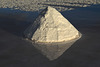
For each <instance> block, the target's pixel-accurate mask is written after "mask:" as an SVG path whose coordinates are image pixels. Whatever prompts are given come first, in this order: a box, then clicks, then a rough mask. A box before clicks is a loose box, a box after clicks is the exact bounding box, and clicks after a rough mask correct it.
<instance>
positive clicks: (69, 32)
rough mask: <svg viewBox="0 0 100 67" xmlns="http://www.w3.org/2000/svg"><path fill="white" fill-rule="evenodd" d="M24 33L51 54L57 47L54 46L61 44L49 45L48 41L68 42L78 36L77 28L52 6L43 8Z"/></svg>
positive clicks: (42, 50)
mask: <svg viewBox="0 0 100 67" xmlns="http://www.w3.org/2000/svg"><path fill="white" fill-rule="evenodd" d="M24 34H25V37H27V38H28V39H31V40H32V41H35V43H38V44H37V46H36V47H37V48H38V49H39V50H41V52H43V53H45V54H52V52H54V51H56V50H57V49H58V48H57V49H56V48H55V47H57V46H63V45H59V44H58V45H50V43H51V44H52V43H55V44H56V43H61V42H68V41H71V40H74V39H77V38H79V37H80V33H79V32H78V30H77V29H76V28H75V27H74V26H73V25H72V24H71V23H70V22H69V21H68V20H67V19H66V18H64V17H63V16H62V15H61V14H60V13H59V12H58V11H57V10H56V9H54V8H52V7H47V8H46V9H45V10H43V11H42V12H41V14H40V15H39V16H38V17H37V18H36V20H35V21H34V23H33V24H32V25H31V26H29V27H28V28H27V29H26V30H25V32H24ZM40 43H41V45H40ZM43 44H44V45H43ZM66 45H67V44H66ZM48 48H49V49H48ZM46 49H47V50H46ZM62 49H63V48H62ZM66 49H67V48H66ZM53 50H54V51H53ZM64 51H65V50H64ZM64 51H63V52H64ZM48 52H50V53H48ZM48 56H49V55H48ZM52 56H53V54H52Z"/></svg>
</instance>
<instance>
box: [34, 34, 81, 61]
mask: <svg viewBox="0 0 100 67" xmlns="http://www.w3.org/2000/svg"><path fill="white" fill-rule="evenodd" d="M80 37H81V34H80ZM80 37H79V38H80ZM79 38H76V39H74V40H71V41H67V42H62V43H34V42H33V46H34V47H35V48H37V49H38V50H39V51H40V52H41V54H43V55H44V56H46V57H47V58H48V59H49V60H55V59H57V58H58V57H60V56H61V55H62V54H63V53H64V52H65V51H66V50H67V49H68V48H69V47H71V45H73V44H74V43H75V42H76V41H77V40H78V39H79Z"/></svg>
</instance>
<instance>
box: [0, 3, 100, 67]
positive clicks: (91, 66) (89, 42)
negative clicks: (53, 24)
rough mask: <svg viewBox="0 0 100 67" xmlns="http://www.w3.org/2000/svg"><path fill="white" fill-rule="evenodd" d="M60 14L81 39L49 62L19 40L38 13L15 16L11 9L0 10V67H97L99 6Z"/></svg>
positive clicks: (20, 13)
mask: <svg viewBox="0 0 100 67" xmlns="http://www.w3.org/2000/svg"><path fill="white" fill-rule="evenodd" d="M2 10H3V9H2ZM0 11H1V10H0ZM11 11H12V12H11ZM6 12H7V13H6ZM10 12H11V13H10ZM62 14H63V15H64V16H65V17H66V18H68V20H69V21H70V22H71V23H72V24H73V25H74V26H75V27H76V28H77V29H78V30H79V31H80V32H81V33H82V38H81V39H79V40H78V41H77V42H75V43H74V44H73V45H72V46H71V47H70V48H69V49H68V50H67V51H65V52H64V53H63V55H61V56H60V57H59V58H58V59H56V60H54V61H49V60H48V59H47V58H46V57H45V56H43V55H42V54H41V53H40V52H39V51H38V50H37V49H36V48H34V47H33V45H32V44H31V43H30V42H28V41H25V40H24V39H23V38H22V37H23V31H24V30H25V29H26V28H27V27H28V26H29V25H30V24H31V23H32V22H33V18H34V19H35V17H36V16H37V15H38V12H23V11H19V12H18V14H16V10H15V13H14V11H13V10H9V11H6V9H4V10H3V11H1V12H0V66H1V67H67V66H68V67H100V19H99V18H100V5H93V6H91V7H86V8H78V9H75V10H72V11H66V12H62ZM9 16H10V17H9ZM29 19H30V20H29Z"/></svg>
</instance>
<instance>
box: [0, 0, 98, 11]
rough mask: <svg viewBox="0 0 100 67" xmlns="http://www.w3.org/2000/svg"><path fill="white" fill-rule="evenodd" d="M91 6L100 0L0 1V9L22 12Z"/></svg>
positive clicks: (63, 9)
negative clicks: (49, 7) (12, 9)
mask: <svg viewBox="0 0 100 67" xmlns="http://www.w3.org/2000/svg"><path fill="white" fill-rule="evenodd" d="M93 4H100V0H0V8H14V9H20V10H24V11H37V10H40V9H44V8H45V7H47V6H53V7H55V8H56V9H58V10H59V11H65V10H72V9H75V8H79V7H87V6H90V5H93Z"/></svg>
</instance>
